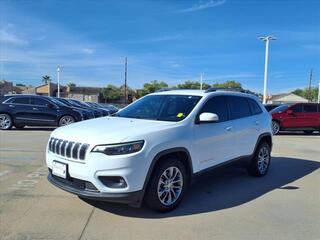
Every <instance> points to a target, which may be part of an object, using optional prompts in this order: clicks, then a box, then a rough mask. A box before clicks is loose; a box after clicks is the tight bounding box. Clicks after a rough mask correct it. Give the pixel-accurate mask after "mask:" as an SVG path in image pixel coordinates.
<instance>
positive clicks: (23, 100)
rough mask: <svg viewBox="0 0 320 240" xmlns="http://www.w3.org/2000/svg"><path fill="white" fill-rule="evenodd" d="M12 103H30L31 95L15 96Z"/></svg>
mask: <svg viewBox="0 0 320 240" xmlns="http://www.w3.org/2000/svg"><path fill="white" fill-rule="evenodd" d="M10 103H16V104H30V98H29V97H16V98H13V99H12V100H11V101H10Z"/></svg>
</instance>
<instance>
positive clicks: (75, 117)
mask: <svg viewBox="0 0 320 240" xmlns="http://www.w3.org/2000/svg"><path fill="white" fill-rule="evenodd" d="M87 118H88V117H87V115H86V112H85V111H83V110H79V109H75V108H71V107H68V106H67V105H65V104H63V103H60V102H58V101H54V100H53V99H50V98H48V97H43V96H37V95H8V96H5V97H3V98H2V99H1V101H0V129H1V130H8V129H11V128H12V126H15V127H16V128H23V127H25V126H65V125H68V124H71V123H74V122H78V121H82V120H85V119H87Z"/></svg>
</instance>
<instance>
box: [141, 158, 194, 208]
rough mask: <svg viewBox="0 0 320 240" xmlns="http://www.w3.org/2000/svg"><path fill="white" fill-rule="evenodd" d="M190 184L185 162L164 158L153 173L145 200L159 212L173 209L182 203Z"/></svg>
mask: <svg viewBox="0 0 320 240" xmlns="http://www.w3.org/2000/svg"><path fill="white" fill-rule="evenodd" d="M172 181H173V182H172ZM188 185H189V174H188V171H187V169H186V167H185V166H184V164H183V163H182V162H181V161H179V160H178V159H175V158H168V159H162V160H161V162H160V164H159V165H157V166H156V167H155V169H154V172H153V173H152V175H151V178H150V181H149V183H148V187H147V191H146V194H145V198H144V202H145V203H146V205H147V206H148V207H149V208H151V209H154V210H156V211H159V212H169V211H172V210H174V209H175V208H176V207H177V206H178V205H179V204H180V202H181V200H182V199H183V197H184V194H185V192H186V190H187V188H188Z"/></svg>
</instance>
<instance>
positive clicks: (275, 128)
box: [272, 121, 280, 135]
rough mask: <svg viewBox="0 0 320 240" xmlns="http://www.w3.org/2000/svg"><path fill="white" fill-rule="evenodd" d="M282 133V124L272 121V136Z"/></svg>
mask: <svg viewBox="0 0 320 240" xmlns="http://www.w3.org/2000/svg"><path fill="white" fill-rule="evenodd" d="M279 131H280V124H279V123H278V122H277V121H272V134H273V135H277V134H278V133H279Z"/></svg>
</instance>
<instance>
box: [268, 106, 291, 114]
mask: <svg viewBox="0 0 320 240" xmlns="http://www.w3.org/2000/svg"><path fill="white" fill-rule="evenodd" d="M288 107H289V105H286V104H284V105H280V106H279V107H276V108H274V109H272V110H271V111H270V113H282V112H284V111H286V110H287V109H288Z"/></svg>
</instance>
